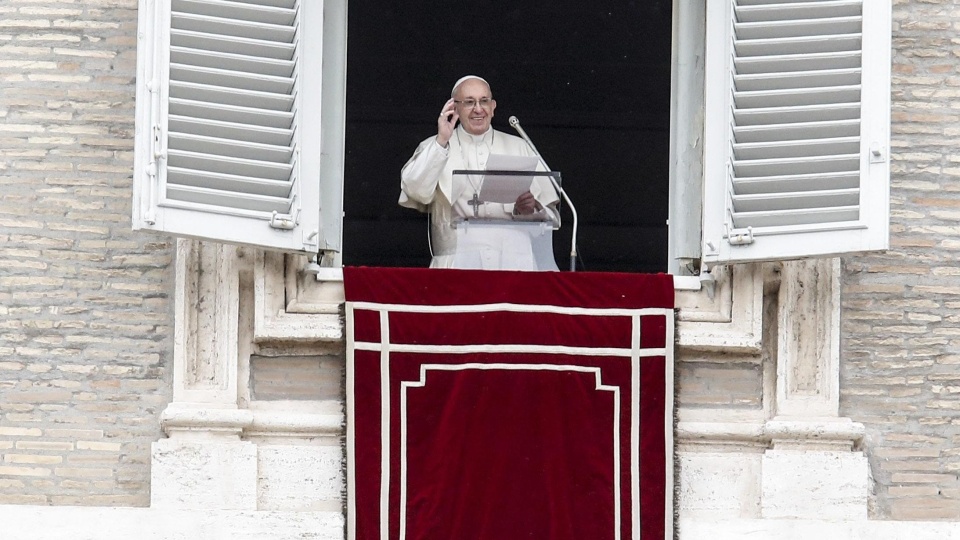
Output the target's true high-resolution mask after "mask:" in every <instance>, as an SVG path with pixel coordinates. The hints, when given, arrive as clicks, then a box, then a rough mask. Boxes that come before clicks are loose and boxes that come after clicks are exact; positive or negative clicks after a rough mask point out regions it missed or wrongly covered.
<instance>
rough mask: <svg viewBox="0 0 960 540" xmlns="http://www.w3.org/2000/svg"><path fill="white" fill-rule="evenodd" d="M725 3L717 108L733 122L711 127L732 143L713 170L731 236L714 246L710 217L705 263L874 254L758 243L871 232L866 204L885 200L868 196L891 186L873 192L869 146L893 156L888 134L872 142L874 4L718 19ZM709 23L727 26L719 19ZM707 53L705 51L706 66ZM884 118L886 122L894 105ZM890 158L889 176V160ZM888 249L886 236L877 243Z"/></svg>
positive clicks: (828, 2) (832, 3) (732, 13)
mask: <svg viewBox="0 0 960 540" xmlns="http://www.w3.org/2000/svg"><path fill="white" fill-rule="evenodd" d="M721 1H723V2H724V3H725V4H726V5H725V6H724V7H725V8H726V10H725V14H726V19H725V21H726V22H725V25H726V26H727V28H726V29H725V30H726V32H724V35H725V38H723V39H725V43H723V45H724V47H723V50H725V51H727V58H726V62H724V65H725V68H724V72H723V74H721V75H718V76H715V77H714V80H721V79H722V80H726V81H727V90H725V91H721V90H720V89H715V91H721V92H722V94H723V95H722V96H721V99H722V100H723V103H725V105H720V102H719V101H717V100H714V103H716V104H718V105H719V106H718V107H716V108H715V109H714V111H713V113H714V114H717V111H720V113H721V114H723V116H725V117H726V118H727V121H726V123H725V126H726V127H725V128H724V127H717V126H714V127H713V129H714V130H715V131H714V133H715V134H717V135H718V138H719V137H722V139H721V140H723V141H725V142H724V143H722V144H721V145H718V146H720V147H721V149H720V150H717V149H716V147H715V149H714V150H713V151H714V155H715V156H717V159H715V161H714V162H713V166H712V169H711V171H710V172H709V173H708V174H711V175H713V176H714V178H722V179H723V180H722V181H723V183H724V184H725V185H724V189H723V190H722V194H723V195H722V197H720V198H719V199H715V200H722V201H723V215H722V216H718V215H717V214H716V210H714V213H713V218H720V219H722V223H723V226H722V228H723V229H724V230H723V231H722V232H721V233H720V235H721V236H722V239H719V241H718V239H717V238H716V235H714V238H707V236H708V234H707V229H708V228H709V224H708V223H707V218H708V216H707V211H706V210H705V225H704V229H705V248H704V257H705V260H708V261H709V260H714V261H739V260H757V259H762V258H780V257H781V256H784V255H785V256H788V257H789V256H805V255H809V254H828V253H840V252H844V251H852V250H864V249H877V248H878V246H876V245H874V246H873V247H870V246H865V245H864V244H863V242H859V247H857V248H855V249H851V248H845V247H842V246H836V245H832V246H831V245H822V246H818V247H817V248H815V249H813V250H812V251H802V247H800V246H794V247H793V251H791V249H790V248H789V247H786V246H784V248H785V249H778V248H770V247H768V248H762V249H757V247H756V246H751V244H754V243H755V242H759V239H760V238H763V237H765V236H768V237H773V236H779V235H790V234H793V235H797V234H802V233H813V232H818V231H838V230H860V231H862V230H863V229H865V228H867V223H866V221H867V220H866V219H865V218H864V212H865V210H866V206H865V203H867V202H868V201H869V200H875V199H873V197H876V195H875V194H871V197H870V198H868V197H866V196H865V195H866V192H867V191H870V190H873V191H874V192H875V191H878V190H880V189H882V190H884V191H885V190H886V189H887V187H886V181H883V182H880V184H882V185H880V184H876V185H873V184H871V185H868V184H867V182H868V178H869V175H868V174H865V172H867V171H866V169H868V168H869V167H870V166H871V161H870V160H869V159H868V155H867V154H868V153H869V152H868V151H866V149H867V147H868V145H867V144H866V143H868V142H869V143H870V144H875V143H877V141H882V145H883V150H884V151H885V150H886V140H887V138H888V137H889V135H888V128H885V130H884V131H883V132H882V133H878V132H874V133H871V134H870V136H871V140H870V141H865V140H864V136H865V135H864V134H865V133H866V131H865V126H864V125H863V121H864V115H865V114H866V113H865V102H864V99H863V93H864V69H865V61H864V55H865V50H864V28H865V26H864V9H869V8H868V7H867V6H865V5H864V4H865V2H863V0H792V1H791V0H713V4H714V13H715V14H717V13H719V10H717V9H716V4H718V3H720V2H721ZM882 3H883V1H882V0H881V1H880V2H877V4H875V5H872V6H869V7H872V8H876V7H878V6H879V4H882ZM887 9H888V11H889V4H888V8H887ZM887 20H889V15H888V16H887ZM710 24H711V23H710V22H708V25H710ZM712 24H714V27H715V28H716V26H717V25H720V24H724V23H723V22H722V21H718V20H716V19H714V21H713V23H712ZM715 33H716V34H719V33H720V32H716V31H715ZM887 35H888V37H887V42H888V43H889V31H888V32H887ZM716 39H717V38H716V35H715V36H714V40H715V41H714V44H715V45H717V44H718V42H717V41H716ZM710 48H711V44H710V43H708V58H710V55H711V52H710ZM887 48H888V49H889V45H887ZM888 55H889V52H887V58H889V56H888ZM880 69H881V70H882V66H881V67H880ZM886 70H887V73H889V64H888V65H887V67H886ZM887 80H889V75H887ZM708 81H709V79H708ZM887 84H889V82H888V83H887ZM709 92H710V90H709V89H708V93H709ZM709 107H710V106H709V102H708V109H709ZM710 113H711V111H709V110H708V118H709V115H710ZM877 114H880V115H882V116H883V117H886V118H889V105H887V106H886V109H885V110H883V111H879V112H878V113H877ZM717 119H719V116H717ZM720 129H723V130H724V131H725V133H723V134H720V132H719V131H717V130H720ZM709 136H710V135H709V133H708V138H709ZM716 140H718V139H714V141H716ZM714 144H716V143H714ZM718 153H722V155H723V156H725V157H721V156H718V155H717V154H718ZM719 159H723V161H722V162H721V161H719ZM883 161H884V163H883V168H884V170H886V156H884V157H883ZM720 163H723V164H724V166H723V168H722V169H721V168H719V167H718V165H719V164H720ZM708 166H709V165H708ZM886 174H888V173H886ZM707 182H708V187H709V182H710V179H709V178H708V179H707ZM716 194H719V193H716ZM884 200H886V199H885V196H884ZM884 213H885V211H884ZM883 219H887V218H886V216H884V218H883ZM882 228H883V229H884V231H883V234H884V237H885V234H886V233H885V230H886V226H885V225H883V226H882ZM854 235H855V236H863V233H862V232H858V233H854ZM796 238H798V237H794V239H793V240H791V238H790V237H781V238H779V240H778V241H779V242H781V243H783V242H793V241H796ZM768 243H769V241H768ZM884 247H886V240H884V241H883V242H882V245H880V246H879V248H884ZM818 250H819V251H818Z"/></svg>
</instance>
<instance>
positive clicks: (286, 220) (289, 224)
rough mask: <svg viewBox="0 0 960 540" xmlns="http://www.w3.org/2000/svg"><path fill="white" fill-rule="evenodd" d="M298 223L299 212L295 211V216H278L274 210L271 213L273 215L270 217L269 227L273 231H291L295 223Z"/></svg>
mask: <svg viewBox="0 0 960 540" xmlns="http://www.w3.org/2000/svg"><path fill="white" fill-rule="evenodd" d="M299 221H300V210H299V209H298V210H297V214H296V215H290V214H279V213H277V211H276V210H274V211H273V214H271V215H270V226H271V227H273V228H274V229H280V230H284V231H292V230H293V229H294V228H295V227H296V226H297V223H299Z"/></svg>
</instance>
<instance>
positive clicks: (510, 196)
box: [480, 154, 539, 203]
mask: <svg viewBox="0 0 960 540" xmlns="http://www.w3.org/2000/svg"><path fill="white" fill-rule="evenodd" d="M538 161H539V160H538V159H537V158H536V157H535V156H508V155H506V154H490V157H489V158H487V170H488V171H527V172H531V171H535V170H537V163H538ZM534 178H536V177H535V176H520V175H506V174H486V175H484V177H483V185H482V186H481V188H480V200H481V201H483V202H495V203H512V202H516V200H517V197H519V196H520V195H522V194H523V193H525V192H527V191H530V184H531V183H532V182H533V179H534Z"/></svg>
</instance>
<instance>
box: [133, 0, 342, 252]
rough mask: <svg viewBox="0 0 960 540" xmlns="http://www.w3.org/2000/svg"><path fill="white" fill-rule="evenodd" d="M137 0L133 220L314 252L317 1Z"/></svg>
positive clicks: (318, 148)
mask: <svg viewBox="0 0 960 540" xmlns="http://www.w3.org/2000/svg"><path fill="white" fill-rule="evenodd" d="M145 4H146V5H145V6H143V7H142V8H141V14H140V47H139V48H140V49H141V51H140V55H139V57H138V83H139V84H138V95H137V122H138V126H137V144H136V156H135V171H134V195H135V196H134V199H135V200H134V228H143V229H148V230H155V231H163V232H167V233H171V234H175V235H183V236H191V237H197V238H204V239H211V240H217V241H223V242H231V243H241V244H250V245H257V246H262V247H267V248H275V249H282V250H294V251H307V252H316V251H317V250H318V247H319V245H320V243H321V238H322V235H321V230H320V185H319V183H320V168H321V162H320V159H321V158H320V155H321V146H320V142H321V141H320V133H321V126H320V123H321V114H320V112H321V103H320V101H321V100H320V96H321V84H320V83H321V78H320V76H319V75H318V73H319V72H320V71H321V70H320V69H319V66H321V65H322V56H321V54H322V49H323V47H322V40H323V35H322V34H323V32H322V28H323V2H321V1H318V0H310V1H309V2H301V1H300V0H154V1H152V2H150V1H148V2H146V3H145ZM343 46H345V44H343ZM333 78H335V77H333ZM323 82H324V83H326V82H327V81H323ZM340 83H341V84H342V77H341V81H340ZM331 84H337V81H331ZM334 116H335V115H334ZM331 176H336V175H331ZM341 179H342V169H340V175H339V177H331V178H325V179H324V181H330V182H336V183H338V184H339V183H341V181H342V180H341ZM334 211H336V213H337V215H339V213H340V212H339V210H334ZM338 233H339V231H338ZM337 245H339V242H337Z"/></svg>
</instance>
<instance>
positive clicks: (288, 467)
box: [257, 444, 344, 511]
mask: <svg viewBox="0 0 960 540" xmlns="http://www.w3.org/2000/svg"><path fill="white" fill-rule="evenodd" d="M258 463H259V471H258V483H257V499H258V505H257V508H258V509H260V510H282V511H316V510H327V511H335V510H338V509H339V508H341V506H342V505H341V502H340V497H341V493H342V492H343V490H344V480H343V472H342V471H343V452H342V450H341V448H340V447H339V446H317V445H311V446H305V445H304V446H300V445H265V444H261V445H260V446H259V448H258Z"/></svg>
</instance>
